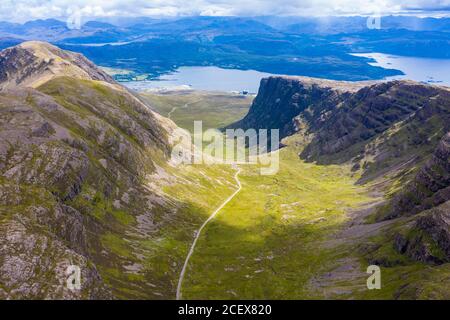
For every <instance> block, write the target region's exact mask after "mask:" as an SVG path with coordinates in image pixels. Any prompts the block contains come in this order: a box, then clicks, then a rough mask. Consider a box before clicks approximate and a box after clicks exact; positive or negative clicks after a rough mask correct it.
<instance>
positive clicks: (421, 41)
mask: <svg viewBox="0 0 450 320" xmlns="http://www.w3.org/2000/svg"><path fill="white" fill-rule="evenodd" d="M449 21H450V19H448V18H440V19H438V18H417V17H401V16H387V17H382V18H381V29H379V30H377V29H369V28H367V17H327V18H320V19H319V18H305V17H255V18H245V17H185V18H171V19H163V20H158V19H150V18H123V19H119V18H117V19H114V20H112V19H110V20H108V19H106V20H102V21H88V22H86V23H84V24H83V25H82V27H81V29H79V30H77V29H74V30H73V29H69V28H68V27H67V25H66V23H65V22H62V21H59V20H54V19H49V20H36V21H29V22H27V23H25V24H14V23H8V22H0V49H1V48H6V47H9V46H11V45H15V44H18V43H20V42H22V41H26V40H42V41H49V42H52V43H54V44H57V45H58V46H59V47H62V48H64V49H69V50H72V51H76V52H81V53H83V54H84V55H86V56H87V57H88V58H89V59H91V60H93V61H94V62H95V63H97V64H100V65H103V66H109V67H114V68H121V69H127V70H130V71H133V72H135V73H138V74H150V76H155V75H158V74H160V73H164V72H168V71H171V70H174V69H176V68H177V67H180V66H203V65H214V66H218V67H223V68H236V69H254V70H258V71H263V72H270V73H274V74H287V75H305V76H311V77H321V78H329V79H335V80H370V79H381V78H383V77H386V76H392V75H399V74H402V73H401V72H400V71H398V70H389V69H383V68H380V67H374V66H371V65H369V64H368V63H367V62H369V61H370V60H369V59H367V58H363V57H355V56H351V55H349V53H361V52H381V53H388V54H397V55H406V56H418V57H430V58H449V57H450V43H449V36H448V35H449V31H450V27H449V26H450V22H449ZM105 47H106V48H107V50H105Z"/></svg>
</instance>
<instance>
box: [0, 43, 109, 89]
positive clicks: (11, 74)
mask: <svg viewBox="0 0 450 320" xmlns="http://www.w3.org/2000/svg"><path fill="white" fill-rule="evenodd" d="M58 76H69V77H72V78H76V79H85V80H99V81H104V82H109V83H114V80H113V79H112V78H111V77H110V76H109V75H108V74H106V73H105V72H103V71H102V70H100V69H98V68H97V67H96V66H95V65H94V64H93V63H92V62H91V61H89V60H88V59H86V58H85V57H84V56H82V55H81V54H78V53H74V52H69V51H63V50H61V49H59V48H57V47H55V46H53V45H51V44H48V43H45V42H39V41H29V42H24V43H22V44H20V45H18V46H15V47H12V48H8V49H5V50H3V51H2V52H1V53H0V90H2V89H11V88H15V87H17V86H30V87H37V86H39V85H41V84H43V83H45V82H46V81H49V80H51V79H53V78H55V77H58Z"/></svg>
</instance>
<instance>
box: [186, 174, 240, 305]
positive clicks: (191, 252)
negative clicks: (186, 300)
mask: <svg viewBox="0 0 450 320" xmlns="http://www.w3.org/2000/svg"><path fill="white" fill-rule="evenodd" d="M240 172H241V169H240V168H238V169H237V171H236V174H235V175H234V180H235V181H236V183H237V186H238V188H237V189H236V190H235V191H234V192H233V194H232V195H231V196H229V197H228V198H227V199H226V200H225V201H224V202H222V204H221V205H220V206H219V207H218V208H217V209H216V210H215V211H214V212H213V213H212V214H211V215H210V216H209V218H208V219H207V220H206V221H205V222H204V223H203V224H202V226H201V227H200V229H198V231H197V234H196V235H195V238H194V241H193V242H192V245H191V249H189V253H188V255H187V256H186V260H185V261H184V265H183V269H181V273H180V277H179V278H178V286H177V300H180V299H181V286H182V285H183V279H184V274H185V273H186V268H187V265H188V263H189V259H190V258H191V256H192V254H193V253H194V250H195V245H196V244H197V241H198V239H199V238H200V235H201V233H202V230H203V229H204V228H205V227H206V225H207V224H208V222H210V221H211V220H212V219H214V217H215V216H216V215H217V214H218V213H219V212H220V210H222V209H223V207H225V206H226V205H227V203H228V202H230V201H231V200H232V199H233V198H234V197H235V196H236V195H237V194H238V193H239V191H241V188H242V186H241V181H240V180H239V173H240Z"/></svg>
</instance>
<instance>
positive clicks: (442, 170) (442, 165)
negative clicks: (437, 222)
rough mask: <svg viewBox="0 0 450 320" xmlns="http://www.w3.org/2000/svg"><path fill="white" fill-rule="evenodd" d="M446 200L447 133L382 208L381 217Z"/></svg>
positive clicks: (449, 174) (449, 192)
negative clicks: (412, 177) (415, 172)
mask: <svg viewBox="0 0 450 320" xmlns="http://www.w3.org/2000/svg"><path fill="white" fill-rule="evenodd" d="M448 200H450V132H448V133H447V134H446V135H444V137H443V138H442V139H441V141H440V142H439V144H438V146H437V148H436V150H435V151H434V153H433V155H432V157H431V159H429V160H428V161H427V162H426V163H425V165H424V166H422V167H421V168H420V170H419V171H418V172H417V174H416V176H415V177H414V179H413V180H412V181H411V182H410V183H409V184H408V185H407V186H406V188H404V191H402V192H400V193H399V194H398V195H396V196H395V197H394V198H393V199H392V200H391V201H390V203H389V204H388V206H387V208H385V210H384V212H383V213H384V215H383V218H384V219H390V218H395V217H398V216H400V215H413V214H417V213H419V212H421V211H424V210H428V209H430V208H433V207H436V206H438V205H440V204H442V203H444V202H446V201H448Z"/></svg>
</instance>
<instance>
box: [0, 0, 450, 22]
mask: <svg viewBox="0 0 450 320" xmlns="http://www.w3.org/2000/svg"><path fill="white" fill-rule="evenodd" d="M75 11H76V12H78V13H80V14H82V15H83V16H85V17H91V18H95V17H137V16H150V17H164V16H170V17H173V16H195V15H204V16H261V15H283V16H284V15H289V16H324V15H325V16H326V15H373V14H411V15H419V16H442V15H445V16H449V15H450V0H188V1H186V0H0V21H11V22H25V21H28V20H35V19H47V18H57V19H65V18H67V17H69V16H70V15H72V14H73V12H75Z"/></svg>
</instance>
